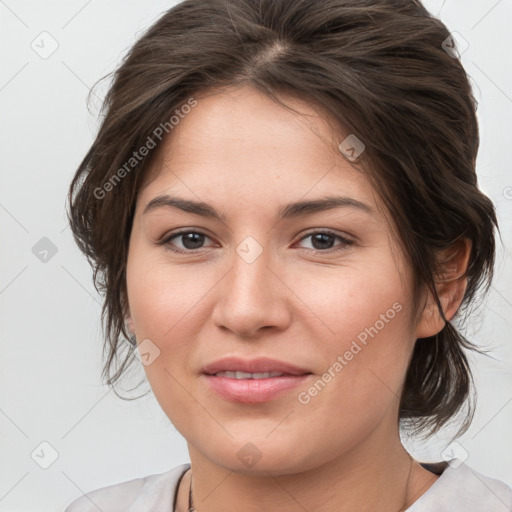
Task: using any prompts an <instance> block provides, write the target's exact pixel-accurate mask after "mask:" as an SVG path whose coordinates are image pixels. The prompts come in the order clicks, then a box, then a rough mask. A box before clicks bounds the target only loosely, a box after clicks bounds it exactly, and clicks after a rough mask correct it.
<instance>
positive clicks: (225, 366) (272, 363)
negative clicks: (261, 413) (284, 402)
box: [202, 357, 312, 404]
mask: <svg viewBox="0 0 512 512" xmlns="http://www.w3.org/2000/svg"><path fill="white" fill-rule="evenodd" d="M221 371H240V372H247V373H263V372H280V373H283V374H284V375H282V376H280V377H269V378H263V379H234V378H230V377H217V376H215V373H217V372H221ZM311 375H312V373H311V372H310V371H309V370H307V369H305V368H300V367H298V366H295V365H292V364H290V363H286V362H284V361H278V360H276V359H269V358H265V357H260V358H257V359H250V360H246V359H240V358H237V357H227V358H224V359H219V360H218V361H215V362H213V363H210V364H208V365H206V366H205V367H204V368H203V375H202V378H204V379H205V381H206V383H207V385H208V387H209V388H210V389H211V390H212V391H214V392H215V393H217V394H218V395H219V396H221V397H222V398H224V399H226V400H229V401H232V402H238V403H246V404H257V403H263V402H268V401H270V400H273V399H275V398H277V397H279V396H281V395H282V394H284V393H286V392H287V391H290V390H291V389H293V388H295V387H297V386H299V385H301V384H303V383H304V382H305V381H306V380H307V379H308V378H309V377H310V376H311Z"/></svg>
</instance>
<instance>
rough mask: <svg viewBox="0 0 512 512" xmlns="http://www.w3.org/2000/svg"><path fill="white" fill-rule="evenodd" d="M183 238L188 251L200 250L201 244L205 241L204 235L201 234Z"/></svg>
mask: <svg viewBox="0 0 512 512" xmlns="http://www.w3.org/2000/svg"><path fill="white" fill-rule="evenodd" d="M182 236H183V245H184V246H185V247H186V248H187V249H198V248H200V246H201V243H202V242H203V241H204V240H203V238H204V235H202V234H201V233H187V234H185V235H182Z"/></svg>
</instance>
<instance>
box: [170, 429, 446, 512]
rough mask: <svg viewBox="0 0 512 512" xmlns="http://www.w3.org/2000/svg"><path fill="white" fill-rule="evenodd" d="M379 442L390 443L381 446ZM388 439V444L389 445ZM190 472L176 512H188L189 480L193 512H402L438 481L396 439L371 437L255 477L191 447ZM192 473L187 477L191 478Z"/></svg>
mask: <svg viewBox="0 0 512 512" xmlns="http://www.w3.org/2000/svg"><path fill="white" fill-rule="evenodd" d="M383 439H388V442H387V443H384V441H383ZM389 439H391V441H389ZM189 453H190V460H191V469H192V471H191V472H188V473H187V475H186V476H187V478H184V479H183V485H181V486H180V492H179V494H178V506H177V512H187V511H188V497H189V496H188V494H189V486H190V476H192V494H193V505H194V508H195V509H196V510H197V512H221V511H222V512H225V511H226V510H244V511H247V512H253V511H254V512H256V511H258V512H259V511H261V510H265V511H268V512H274V511H275V512H277V511H279V512H292V511H293V512H296V511H297V510H300V509H301V508H302V509H303V510H315V511H318V512H348V511H353V510H358V511H366V510H367V511H374V510H379V511H381V512H388V511H389V512H397V511H399V510H405V509H406V508H407V507H409V506H410V505H411V504H412V503H413V502H414V501H415V500H416V499H418V498H419V496H420V495H421V494H423V493H424V492H425V491H426V490H427V489H428V488H429V487H430V486H431V485H432V484H433V483H434V481H435V480H436V479H437V477H435V475H433V474H431V473H429V472H428V471H426V470H425V469H423V468H422V467H421V466H420V465H419V464H417V463H414V464H413V463H412V459H411V458H410V456H409V454H408V453H407V452H406V451H405V449H404V448H403V446H402V444H401V443H400V439H399V436H398V429H397V431H396V435H395V436H392V437H391V438H390V437H389V432H387V436H382V435H381V434H380V433H379V432H378V431H376V432H374V433H373V435H372V436H371V438H370V439H366V440H365V441H364V443H362V444H361V445H358V446H356V447H354V448H353V449H351V450H350V451H349V452H348V453H344V454H343V456H341V457H337V458H334V459H331V460H329V461H327V462H326V463H324V464H321V465H318V466H315V467H314V468H312V469H308V470H306V471H301V472H293V473H289V472H287V473H286V474H279V471H277V470H276V471H272V470H268V471H264V472H263V473H264V474H261V472H260V473H259V474H258V475H255V474H250V473H239V472H235V471H232V470H229V469H226V468H223V467H220V466H218V465H216V464H213V463H212V462H211V461H210V460H209V459H207V458H205V457H204V456H203V455H202V454H201V453H200V452H197V451H196V450H194V448H193V447H191V446H189ZM190 473H191V474H190Z"/></svg>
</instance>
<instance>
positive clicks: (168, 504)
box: [64, 459, 512, 512]
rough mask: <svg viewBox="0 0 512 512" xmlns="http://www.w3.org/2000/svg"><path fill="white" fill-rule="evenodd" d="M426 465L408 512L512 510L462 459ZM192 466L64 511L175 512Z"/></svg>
mask: <svg viewBox="0 0 512 512" xmlns="http://www.w3.org/2000/svg"><path fill="white" fill-rule="evenodd" d="M422 466H423V467H425V468H426V469H429V470H431V471H433V472H435V473H436V474H440V475H441V476H440V477H439V478H438V479H437V480H436V481H435V482H434V484H433V485H432V487H430V489H429V490H428V491H427V492H426V493H425V494H423V496H421V497H420V498H419V499H418V500H416V501H415V502H414V503H413V504H412V505H411V506H410V507H409V508H408V509H407V511H406V512H427V511H428V512H511V511H512V489H511V488H510V487H508V486H507V485H506V484H504V483H503V482H500V481H499V480H495V479H493V478H489V477H486V476H483V475H481V474H480V473H477V472H476V471H474V470H473V469H471V468H470V467H469V466H467V465H466V464H464V463H463V462H462V461H459V460H457V459H453V460H451V461H450V465H448V464H447V463H439V464H432V465H431V464H422ZM443 468H445V469H444V471H443V470H442V469H443ZM189 469H190V464H181V465H180V466H176V467H175V468H173V469H171V470H169V471H167V472H165V473H160V474H156V475H149V476H146V477H144V478H137V479H135V480H129V481H127V482H123V483H120V484H116V485H111V486H109V487H102V488H101V489H97V490H95V491H92V492H90V493H88V494H84V495H83V496H81V497H80V498H78V499H76V500H75V501H73V502H72V503H71V504H70V505H69V506H68V507H67V508H66V510H65V511H64V512H98V510H101V511H102V512H174V510H175V509H174V504H175V498H176V491H177V488H178V484H179V481H180V480H181V477H182V476H183V475H184V474H185V472H186V471H188V470H189Z"/></svg>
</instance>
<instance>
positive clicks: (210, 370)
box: [202, 357, 311, 375]
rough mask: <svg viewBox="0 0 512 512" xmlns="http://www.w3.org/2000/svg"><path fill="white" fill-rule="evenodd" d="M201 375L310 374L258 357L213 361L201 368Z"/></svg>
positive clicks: (291, 365)
mask: <svg viewBox="0 0 512 512" xmlns="http://www.w3.org/2000/svg"><path fill="white" fill-rule="evenodd" d="M202 371H203V373H206V374H208V375H215V374H216V373H218V372H225V371H231V372H237V371H238V372H246V373H264V372H280V373H283V374H285V375H303V374H305V373H311V372H310V371H309V370H307V369H305V368H300V367H298V366H295V365H293V364H290V363H287V362H285V361H278V360H277V359H269V358H267V357H258V358H256V359H241V358H239V357H225V358H222V359H218V360H217V361H213V362H212V363H209V364H207V365H206V366H205V367H203V370H202Z"/></svg>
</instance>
